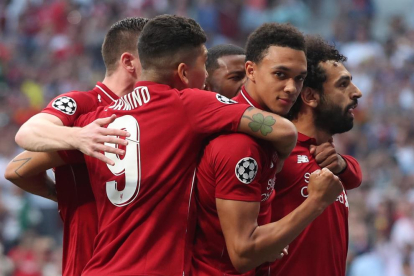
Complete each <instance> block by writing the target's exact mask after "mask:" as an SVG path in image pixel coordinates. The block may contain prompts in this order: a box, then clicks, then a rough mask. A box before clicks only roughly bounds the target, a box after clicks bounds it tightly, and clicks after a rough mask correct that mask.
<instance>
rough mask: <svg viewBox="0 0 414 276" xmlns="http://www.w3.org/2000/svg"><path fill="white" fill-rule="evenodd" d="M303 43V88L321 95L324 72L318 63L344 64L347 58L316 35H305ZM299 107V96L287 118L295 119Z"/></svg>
mask: <svg viewBox="0 0 414 276" xmlns="http://www.w3.org/2000/svg"><path fill="white" fill-rule="evenodd" d="M305 41H306V50H307V54H306V58H307V61H308V74H307V76H306V79H305V81H304V83H303V88H305V87H309V88H312V89H315V90H316V91H318V92H319V93H321V95H322V94H323V83H324V82H325V81H326V71H325V70H324V69H323V68H322V67H321V66H320V63H321V62H325V61H328V60H332V61H336V62H344V61H346V60H347V58H346V57H345V56H343V55H342V54H340V53H339V51H338V50H337V49H336V48H335V45H331V44H329V43H328V42H326V41H325V40H324V39H323V38H322V37H320V36H318V35H307V36H305ZM301 106H302V99H301V97H300V96H299V97H298V99H297V100H296V102H295V104H294V105H293V106H292V108H291V109H290V111H289V114H288V118H289V119H291V120H292V119H296V118H297V116H298V113H299V110H300V107H301Z"/></svg>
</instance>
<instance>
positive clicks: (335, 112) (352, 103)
mask: <svg viewBox="0 0 414 276" xmlns="http://www.w3.org/2000/svg"><path fill="white" fill-rule="evenodd" d="M320 66H321V67H322V68H323V69H324V70H325V72H326V81H325V82H324V84H323V93H322V96H321V99H320V102H319V104H318V106H317V107H316V109H315V115H316V116H315V123H316V125H317V126H318V127H319V128H322V129H326V130H327V131H329V133H331V134H335V133H343V132H346V131H348V130H350V129H351V128H352V127H353V123H354V109H355V108H356V107H357V105H358V98H360V97H361V96H362V94H361V91H360V90H359V89H358V87H356V86H355V85H354V84H353V83H352V75H351V74H350V73H349V72H348V70H347V69H346V68H345V66H344V65H343V64H342V63H339V62H335V61H326V62H322V63H321V65H320Z"/></svg>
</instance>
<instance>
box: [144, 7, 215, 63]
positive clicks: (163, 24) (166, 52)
mask: <svg viewBox="0 0 414 276" xmlns="http://www.w3.org/2000/svg"><path fill="white" fill-rule="evenodd" d="M206 41H207V36H206V34H205V33H204V31H203V29H202V28H201V27H200V25H199V24H198V23H197V22H196V21H195V20H193V19H191V18H186V17H182V16H177V15H167V14H164V15H159V16H156V17H154V18H153V19H152V20H150V21H149V22H148V24H147V25H146V26H145V28H144V30H143V31H142V33H141V35H140V38H139V40H138V53H139V56H140V61H141V65H142V69H144V70H146V69H150V68H151V69H156V70H157V69H158V70H164V69H170V68H174V67H175V66H176V65H178V64H179V63H181V62H183V61H184V60H186V61H193V60H194V57H195V52H194V50H196V49H199V47H200V46H201V45H203V44H204V43H205V42H206Z"/></svg>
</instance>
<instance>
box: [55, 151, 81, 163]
mask: <svg viewBox="0 0 414 276" xmlns="http://www.w3.org/2000/svg"><path fill="white" fill-rule="evenodd" d="M57 153H58V154H59V156H60V158H62V159H63V161H65V162H66V163H67V164H79V163H85V158H84V155H83V153H82V152H80V151H78V150H61V151H58V152H57Z"/></svg>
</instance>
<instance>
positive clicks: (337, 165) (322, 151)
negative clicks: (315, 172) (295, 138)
mask: <svg viewBox="0 0 414 276" xmlns="http://www.w3.org/2000/svg"><path fill="white" fill-rule="evenodd" d="M310 153H311V154H312V155H313V157H314V158H315V161H316V163H318V165H319V166H320V167H321V168H327V169H329V170H330V171H331V172H333V173H334V174H338V173H340V172H342V171H343V170H345V168H346V161H345V160H344V159H343V158H342V156H341V155H339V154H338V153H337V152H336V150H335V145H334V143H333V139H332V138H331V139H330V140H329V141H328V142H325V143H322V144H320V145H318V146H316V145H311V146H310Z"/></svg>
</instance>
